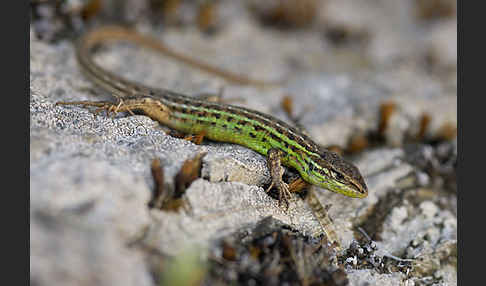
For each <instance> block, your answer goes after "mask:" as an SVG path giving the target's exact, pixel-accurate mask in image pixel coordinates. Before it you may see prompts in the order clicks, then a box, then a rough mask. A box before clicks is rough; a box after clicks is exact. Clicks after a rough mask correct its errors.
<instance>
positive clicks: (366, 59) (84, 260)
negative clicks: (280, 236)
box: [30, 1, 457, 285]
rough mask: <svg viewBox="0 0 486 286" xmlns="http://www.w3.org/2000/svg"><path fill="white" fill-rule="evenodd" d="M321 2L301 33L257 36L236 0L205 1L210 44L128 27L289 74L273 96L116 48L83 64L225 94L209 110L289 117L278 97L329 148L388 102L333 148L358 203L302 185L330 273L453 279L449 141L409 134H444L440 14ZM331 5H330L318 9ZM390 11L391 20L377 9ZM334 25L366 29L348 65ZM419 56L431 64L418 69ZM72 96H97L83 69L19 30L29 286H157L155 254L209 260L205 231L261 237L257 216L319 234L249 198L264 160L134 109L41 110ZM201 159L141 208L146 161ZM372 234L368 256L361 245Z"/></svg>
mask: <svg viewBox="0 0 486 286" xmlns="http://www.w3.org/2000/svg"><path fill="white" fill-rule="evenodd" d="M223 2H224V1H223ZM345 2H346V3H345ZM379 2H380V1H379ZM381 2H383V1H381ZM381 2H380V3H381ZM417 2H418V1H417ZM446 2H447V1H446ZM231 3H233V1H231ZM326 3H327V4H326V5H324V6H325V7H322V8H319V13H317V14H316V16H315V17H316V20H315V22H314V25H313V26H312V28H310V29H302V28H300V29H296V30H292V29H291V30H287V31H282V30H279V29H275V28H269V27H266V26H265V25H263V24H261V23H259V22H256V21H255V20H254V18H253V17H254V15H252V13H251V12H250V11H251V10H246V9H244V5H243V4H242V3H240V2H237V4H229V3H227V2H225V3H222V4H221V7H220V10H221V13H222V16H223V19H224V23H225V25H224V28H222V29H221V30H220V31H219V32H218V33H216V34H214V35H213V36H211V37H207V36H205V35H203V34H201V33H200V32H199V31H198V30H197V29H196V28H191V27H186V28H184V29H181V28H177V27H176V28H174V27H172V28H171V27H169V28H167V29H165V30H164V31H163V33H162V32H161V31H160V30H158V29H154V28H151V27H150V26H149V25H148V24H146V23H141V24H139V26H138V28H139V29H140V30H142V31H144V32H146V33H150V34H151V35H153V36H155V37H158V38H160V39H163V40H164V41H165V42H166V43H167V44H169V45H170V46H173V47H178V48H179V49H180V50H181V51H182V52H186V53H189V54H191V55H192V56H194V57H196V58H200V59H202V60H205V61H209V62H211V63H212V64H215V65H217V66H220V67H224V68H226V69H229V70H234V71H238V72H239V73H241V74H246V75H249V76H252V77H256V78H260V79H261V78H264V79H278V78H287V79H288V80H289V81H288V82H287V83H286V84H285V85H283V86H280V87H278V88H275V89H268V90H262V89H258V88H256V87H251V86H238V85H233V84H231V83H227V82H225V81H223V80H221V79H218V78H215V77H214V76H211V75H207V74H204V73H202V72H198V71H197V70H194V69H192V68H189V67H186V66H182V65H180V64H177V63H175V62H174V61H172V60H170V59H167V58H164V57H160V56H159V55H156V54H154V53H151V52H149V51H145V50H140V49H136V48H134V47H133V46H130V45H113V46H110V47H109V48H107V49H102V50H100V51H99V53H97V56H96V59H97V61H98V62H99V63H100V64H102V65H103V66H106V67H109V68H110V69H112V70H114V71H116V72H117V73H119V74H122V75H124V76H126V77H129V78H131V79H133V80H138V81H141V82H144V83H146V84H148V85H153V86H161V87H165V88H169V89H173V90H176V91H179V92H182V93H186V94H197V93H202V92H206V93H207V92H210V93H217V91H218V90H219V88H221V87H224V99H225V100H229V101H231V100H238V101H237V102H235V103H236V104H240V105H243V106H246V107H249V108H253V109H257V110H259V111H262V112H266V113H270V114H273V115H274V116H277V117H279V118H281V119H282V120H285V121H288V122H290V119H289V118H288V116H287V115H286V113H285V112H284V111H283V110H282V108H281V107H280V102H281V100H282V98H283V96H290V97H291V98H292V99H293V104H294V110H293V111H294V114H296V115H302V116H301V120H300V123H301V124H302V125H303V126H305V127H306V129H307V130H308V132H309V134H310V136H311V137H313V138H314V139H315V140H316V141H317V142H318V143H320V144H322V145H339V146H341V147H342V148H345V147H346V145H347V144H348V143H349V140H350V138H351V137H352V136H353V135H356V134H366V133H368V132H373V131H375V130H376V129H377V128H378V124H379V121H380V115H379V110H380V105H382V104H383V103H384V102H393V103H394V104H395V105H396V106H397V109H396V110H397V111H396V112H395V113H394V114H393V116H392V117H391V118H390V120H389V122H388V126H387V129H386V132H385V133H384V134H383V138H384V140H383V142H382V144H381V145H378V146H376V147H374V148H369V149H365V150H364V151H363V152H361V153H359V154H357V155H354V156H352V157H351V156H348V159H350V160H352V161H353V162H354V163H355V164H356V165H357V166H358V168H359V169H360V170H361V172H362V174H363V176H364V178H365V180H366V182H367V185H368V189H369V195H368V197H367V198H366V199H361V200H359V199H351V198H347V197H344V196H342V195H339V194H335V193H331V192H329V191H326V190H319V191H318V192H317V195H318V198H319V200H320V201H321V202H322V203H323V204H325V205H328V204H331V205H332V206H331V208H330V209H329V215H330V217H331V218H332V219H333V221H334V227H335V229H336V232H337V234H338V236H339V239H340V240H341V244H342V246H343V248H344V249H345V250H344V252H343V253H341V254H340V255H341V257H342V259H343V261H345V263H344V264H343V265H342V267H343V268H342V269H343V270H344V272H345V273H346V276H347V280H348V282H349V285H367V284H366V283H369V284H368V285H398V284H403V283H405V285H456V284H457V282H456V275H455V273H456V269H457V258H456V257H457V218H456V213H457V204H456V192H457V189H456V188H455V186H452V184H455V157H456V156H457V147H456V144H457V143H456V141H455V140H454V139H452V140H446V141H441V142H442V143H440V144H437V143H431V144H432V145H431V144H428V142H424V144H421V143H420V142H418V143H417V142H415V143H413V144H411V143H410V142H409V141H407V138H409V137H410V136H409V135H410V134H415V133H416V132H417V130H419V129H420V126H421V122H423V118H424V114H426V115H427V116H428V118H430V120H429V123H428V125H427V130H426V132H425V135H424V136H425V138H432V139H433V140H432V139H431V140H432V141H434V140H437V138H440V139H441V140H443V139H444V137H445V138H446V139H447V138H448V137H447V136H444V135H443V133H444V132H445V131H444V130H445V128H446V127H451V126H452V128H453V129H454V128H455V126H456V125H457V119H456V117H457V115H456V105H457V104H456V102H457V97H456V83H455V82H454V80H451V79H454V77H455V76H454V75H455V74H456V70H455V62H456V59H457V56H456V54H455V51H454V50H453V47H456V39H457V38H456V31H455V25H454V24H453V23H455V19H454V18H445V19H442V18H441V19H440V20H435V19H434V22H433V23H426V24H424V23H422V22H423V21H425V20H424V19H423V18H420V19H419V18H418V17H417V16H416V14H415V13H414V12H412V10H413V9H419V8H416V7H415V6H414V5H416V4H414V3H416V2H415V1H394V2H393V3H395V4H397V5H398V6H397V7H393V6H394V5H393V4H389V5H385V6H383V7H381V8H380V9H381V10H383V11H387V12H389V13H388V14H386V13H385V14H386V15H388V16H386V17H385V16H380V15H381V14H380V13H381V12H379V11H375V10H373V7H374V4H364V3H363V4H361V5H363V6H367V5H371V6H369V7H363V9H362V10H360V11H363V12H362V13H361V14H359V15H358V14H356V13H357V12H356V11H355V10H356V9H353V8H352V7H354V6H355V3H351V2H350V1H326ZM398 3H400V4H398ZM403 3H407V4H403ZM376 5H378V4H376ZM399 7H402V8H403V7H405V8H407V9H399ZM417 7H418V6H417ZM336 9H337V10H339V11H341V13H339V14H338V13H333V12H332V11H336ZM422 9H424V8H422ZM381 10H380V11H381ZM238 11H244V12H243V13H237V12H238ZM353 11H354V12H353ZM364 11H367V13H365V12H364ZM399 11H402V12H399ZM403 11H408V12H403ZM413 11H415V10H413ZM368 12H369V13H368ZM397 13H398V14H399V16H400V17H394V16H393V15H397ZM441 23H442V24H441ZM394 25H398V26H399V27H400V29H399V31H400V32H399V33H398V32H397V31H395V30H394V29H393V27H395V26H394ZM342 27H346V29H348V30H349V31H351V32H350V34H346V35H351V36H352V35H360V34H361V33H364V34H366V35H367V36H366V37H368V40H367V42H366V44H364V43H362V42H359V43H358V44H359V45H365V46H364V47H365V48H364V49H363V51H362V52H359V55H357V54H358V52H356V51H355V50H353V47H352V46H353V45H351V46H349V45H348V46H344V47H342V48H338V47H336V46H335V45H336V43H333V42H332V39H329V38H326V37H324V35H325V34H326V33H325V31H328V30H330V29H331V30H332V29H338V28H339V29H342ZM358 27H359V29H358ZM356 29H357V30H356ZM427 35H433V36H432V37H429V36H427ZM358 38H359V37H358ZM353 39H355V38H353V37H351V40H353ZM269 51H271V52H269ZM353 54H354V56H349V55H353ZM356 57H361V59H360V60H359V61H358V60H357V59H356ZM424 59H429V60H430V64H431V65H432V67H429V66H424V64H423V61H424ZM334 67H336V68H335V69H334ZM84 99H87V100H100V99H110V97H109V95H107V94H106V93H104V92H103V91H99V90H98V89H95V88H94V87H93V85H92V84H91V83H90V82H89V81H88V80H87V79H86V78H85V77H84V76H83V75H82V74H81V72H80V70H79V69H78V67H77V64H76V61H75V58H74V51H73V42H72V41H71V40H68V39H65V40H61V41H59V42H57V43H55V44H49V43H46V42H44V41H42V40H39V39H38V38H37V36H36V33H35V31H34V29H33V28H31V32H30V122H31V126H30V175H31V177H30V187H31V189H30V222H31V226H30V236H31V239H30V249H31V262H30V270H31V281H32V282H36V283H37V285H52V284H53V283H54V282H56V283H62V284H75V285H82V284H91V285H93V284H97V285H115V284H116V285H133V284H137V285H138V284H140V285H155V284H156V283H157V279H158V277H159V275H158V274H157V273H165V274H163V275H162V278H163V279H166V280H163V281H166V282H167V281H174V280H171V279H172V278H170V277H172V276H170V275H168V274H167V273H168V272H167V271H168V270H167V269H171V268H170V266H160V265H159V264H160V263H161V262H160V261H165V260H170V259H172V258H173V257H186V256H184V255H183V253H186V252H187V249H192V247H197V249H199V250H200V251H201V252H200V255H201V257H207V255H208V250H210V249H213V250H211V251H214V248H215V247H216V246H215V245H217V243H216V242H217V241H219V239H224V238H226V237H229V236H232V235H235V233H236V234H239V235H240V236H241V237H242V240H244V239H245V238H246V239H250V238H252V237H255V236H256V235H257V234H258V233H260V232H262V233H267V232H271V231H275V225H273V224H272V225H271V226H270V225H264V227H263V228H262V227H261V224H262V221H265V219H268V218H269V217H271V218H272V219H273V221H274V222H278V224H277V228H282V227H284V228H287V229H291V230H293V231H295V232H297V233H299V234H301V235H304V236H306V237H319V235H321V233H322V230H321V228H320V225H319V223H318V222H317V221H316V220H315V218H314V216H313V214H312V210H311V209H310V208H309V207H308V206H307V204H306V203H305V202H304V201H303V200H302V199H301V198H300V197H299V196H297V195H294V196H293V198H292V200H291V203H290V206H289V209H288V210H285V209H283V208H282V207H280V206H279V205H278V203H277V201H276V200H275V199H274V198H272V197H271V196H269V195H268V194H267V193H265V191H264V190H265V188H266V187H267V186H268V183H269V178H268V170H267V167H266V161H265V158H264V157H263V156H261V155H259V154H257V153H256V152H253V151H252V150H248V149H246V148H244V147H241V146H236V145H231V144H221V143H215V142H206V141H205V142H204V143H203V144H202V145H195V144H193V143H191V142H188V141H186V140H182V139H178V138H175V137H172V136H169V135H166V131H167V129H166V128H164V127H163V126H160V125H159V124H158V123H157V122H155V121H153V120H151V119H149V118H148V117H145V116H141V115H136V116H126V115H124V114H119V115H117V116H116V117H114V118H112V117H108V116H106V115H104V114H99V115H95V114H93V112H92V111H90V110H87V109H83V108H79V107H72V106H55V103H56V102H57V101H61V100H63V101H69V100H84ZM241 99H243V100H241ZM441 144H442V145H441ZM199 152H207V155H206V156H205V157H204V158H203V167H202V170H201V178H199V179H198V180H196V181H194V182H193V183H192V184H191V186H190V187H189V188H188V189H187V191H186V194H185V196H186V197H187V200H188V201H189V202H190V205H191V206H192V208H191V210H190V211H185V210H182V209H181V210H180V211H178V212H169V211H160V210H157V209H149V208H148V207H147V204H148V202H149V200H150V197H151V195H152V190H153V188H154V182H153V178H152V176H151V172H150V163H151V161H152V159H154V158H159V159H160V160H161V163H162V166H163V170H164V174H165V179H166V180H167V183H168V184H172V183H173V181H174V177H175V175H176V174H177V173H178V171H179V169H180V167H181V165H182V164H183V162H184V161H185V160H186V159H189V158H191V157H193V156H194V155H195V154H196V153H199ZM257 226H258V231H257V229H256V228H257ZM262 229H263V230H262ZM360 229H361V230H362V231H364V232H365V233H366V235H364V234H363V232H362V231H360ZM366 236H369V237H366ZM358 242H359V243H358ZM371 242H374V246H373V247H374V248H373V249H372V250H370V251H367V250H363V249H366V247H369V245H370V243H371ZM356 243H358V244H356ZM359 249H362V250H359ZM211 251H209V253H211ZM154 253H155V254H154ZM197 253H199V252H197ZM377 259H378V260H377ZM202 260H203V261H204V260H205V259H204V258H203V259H202ZM377 261H378V262H377ZM375 262H376V263H375ZM392 262H393V263H395V264H393V267H391V266H390V267H389V263H392ZM381 263H383V265H381ZM387 263H388V264H387ZM400 263H402V264H403V265H404V266H403V265H402V266H400V267H398V266H397V264H400ZM164 265H165V264H164ZM191 265H192V264H191ZM198 269H199V268H198ZM164 275H165V276H164ZM154 277H155V278H154ZM167 277H169V278H167ZM167 279H169V280H167ZM173 279H177V277H176V278H173ZM206 281H207V280H206ZM343 281H344V280H343ZM343 285H346V284H343Z"/></svg>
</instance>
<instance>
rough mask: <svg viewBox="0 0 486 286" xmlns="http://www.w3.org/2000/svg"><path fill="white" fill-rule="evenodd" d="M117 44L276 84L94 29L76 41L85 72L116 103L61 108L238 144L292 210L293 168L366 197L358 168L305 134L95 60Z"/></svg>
mask: <svg viewBox="0 0 486 286" xmlns="http://www.w3.org/2000/svg"><path fill="white" fill-rule="evenodd" d="M113 40H125V41H132V42H135V43H136V44H140V45H142V46H145V47H149V48H152V49H155V50H158V51H160V52H162V53H164V54H167V55H169V56H172V57H174V58H176V59H177V60H180V61H182V62H185V63H188V64H190V65H193V66H196V67H197V68H200V69H202V70H206V71H208V72H210V73H214V74H216V75H219V76H221V77H223V78H226V79H228V80H231V81H233V82H236V83H239V84H254V85H258V86H266V85H272V84H274V83H268V82H265V81H259V80H255V79H249V78H246V77H243V76H239V75H235V74H232V73H229V72H226V71H223V70H220V69H218V68H214V67H211V66H210V65H207V64H205V63H200V62H197V61H195V60H193V59H191V58H189V57H186V56H185V55H182V54H180V53H178V52H176V51H173V50H171V49H169V48H168V47H166V46H165V45H163V44H162V43H160V42H158V41H157V40H155V39H153V38H150V37H148V36H144V35H142V34H139V33H138V32H136V31H134V30H131V29H129V28H124V27H119V26H106V27H101V28H97V29H94V30H90V31H88V32H87V33H85V34H83V35H82V36H81V37H80V38H79V39H78V41H77V43H76V57H77V61H78V63H79V66H80V67H81V70H82V71H83V72H84V73H85V74H86V75H87V77H88V78H89V79H90V80H92V81H93V82H94V83H95V84H97V85H98V86H100V87H101V88H103V89H104V90H106V91H108V92H109V93H111V95H112V96H113V97H115V98H116V99H117V100H118V102H112V101H73V102H58V103H57V104H59V105H82V106H83V107H89V106H91V107H98V109H99V110H106V111H107V112H108V113H110V112H111V113H118V112H129V113H130V114H134V113H133V112H134V111H135V112H138V113H141V114H144V115H146V116H149V117H150V118H152V119H153V120H156V121H158V122H159V123H161V124H163V125H165V126H167V127H169V128H171V129H174V130H176V131H179V132H183V133H187V134H204V137H205V138H208V139H210V140H213V141H219V142H227V143H234V144H238V145H242V146H245V147H247V148H250V149H252V150H254V151H256V152H258V153H260V154H262V155H264V156H266V157H267V165H268V168H269V171H270V175H271V184H270V186H269V187H268V188H267V190H266V192H268V191H269V190H270V189H271V188H273V187H275V188H276V189H277V190H278V194H279V195H278V196H279V198H278V201H279V203H281V202H285V203H287V206H288V200H289V198H290V193H291V190H289V186H288V185H287V184H286V183H285V182H284V181H283V179H282V175H283V173H284V168H283V166H287V167H290V168H293V169H295V170H296V171H297V172H298V173H299V175H300V177H301V179H303V180H304V181H305V182H306V183H307V184H310V185H315V186H317V187H321V188H324V189H327V190H330V191H333V192H336V193H340V194H343V195H345V196H348V197H353V198H365V197H366V196H367V195H368V188H367V186H366V183H365V181H364V179H363V176H362V175H361V173H360V171H359V170H358V168H357V167H356V166H355V165H353V164H352V163H350V162H348V161H346V160H344V159H343V158H342V157H341V156H339V155H338V154H337V153H335V152H332V151H330V150H327V149H325V148H323V147H322V146H320V145H318V144H317V143H315V142H314V141H313V140H312V139H311V138H310V137H309V136H308V135H306V134H305V132H302V131H300V130H298V129H297V128H294V127H292V126H290V125H289V124H287V123H285V122H283V121H282V120H280V119H277V118H275V117H273V116H271V115H268V114H264V113H262V112H259V111H256V110H251V109H248V108H244V107H240V106H236V105H230V104H224V103H220V102H211V101H208V100H205V99H203V98H198V97H191V96H188V95H184V94H181V93H178V92H174V91H171V90H168V89H163V88H155V87H149V86H146V85H144V84H140V83H137V82H134V81H130V80H128V79H125V78H123V77H121V76H119V75H116V74H115V73H113V72H111V71H108V70H107V69H104V68H103V67H101V66H100V65H98V64H97V63H96V62H95V61H94V60H93V58H92V54H93V49H94V47H96V46H98V45H100V44H103V43H106V42H109V41H113Z"/></svg>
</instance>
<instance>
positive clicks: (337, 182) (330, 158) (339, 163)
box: [306, 149, 368, 198]
mask: <svg viewBox="0 0 486 286" xmlns="http://www.w3.org/2000/svg"><path fill="white" fill-rule="evenodd" d="M320 153H321V154H320V156H319V157H317V156H313V157H312V159H311V160H310V162H309V163H310V164H309V166H310V167H309V169H308V170H307V176H306V177H307V180H306V181H308V182H309V183H311V184H313V185H316V186H319V187H322V188H325V189H328V190H330V191H333V192H336V193H340V194H343V195H345V196H348V197H353V198H365V197H366V196H367V195H368V188H367V187H366V183H365V181H364V179H363V177H362V176H361V173H360V172H359V170H358V168H356V166H354V165H353V164H351V163H349V162H347V161H345V160H344V159H343V158H341V157H340V156H339V155H338V154H336V153H334V152H331V151H329V150H325V149H323V150H321V152H320Z"/></svg>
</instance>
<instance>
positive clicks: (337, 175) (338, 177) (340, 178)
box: [336, 173, 344, 181]
mask: <svg viewBox="0 0 486 286" xmlns="http://www.w3.org/2000/svg"><path fill="white" fill-rule="evenodd" d="M336 179H338V180H339V181H341V180H343V179H344V176H343V175H342V174H341V173H336Z"/></svg>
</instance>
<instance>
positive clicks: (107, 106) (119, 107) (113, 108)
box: [56, 99, 135, 117]
mask: <svg viewBox="0 0 486 286" xmlns="http://www.w3.org/2000/svg"><path fill="white" fill-rule="evenodd" d="M56 105H81V106H82V107H83V108H88V107H98V108H97V109H96V110H95V111H94V112H95V114H98V113H100V112H101V111H103V110H105V111H106V113H107V114H108V115H110V114H111V115H112V116H113V117H114V116H115V115H116V114H117V113H119V112H125V111H126V112H129V113H130V114H131V115H135V114H134V113H133V111H132V107H131V106H130V105H127V104H125V103H124V102H123V100H121V99H120V100H119V102H118V104H115V103H113V102H110V101H89V100H85V101H69V102H66V101H59V102H56Z"/></svg>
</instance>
